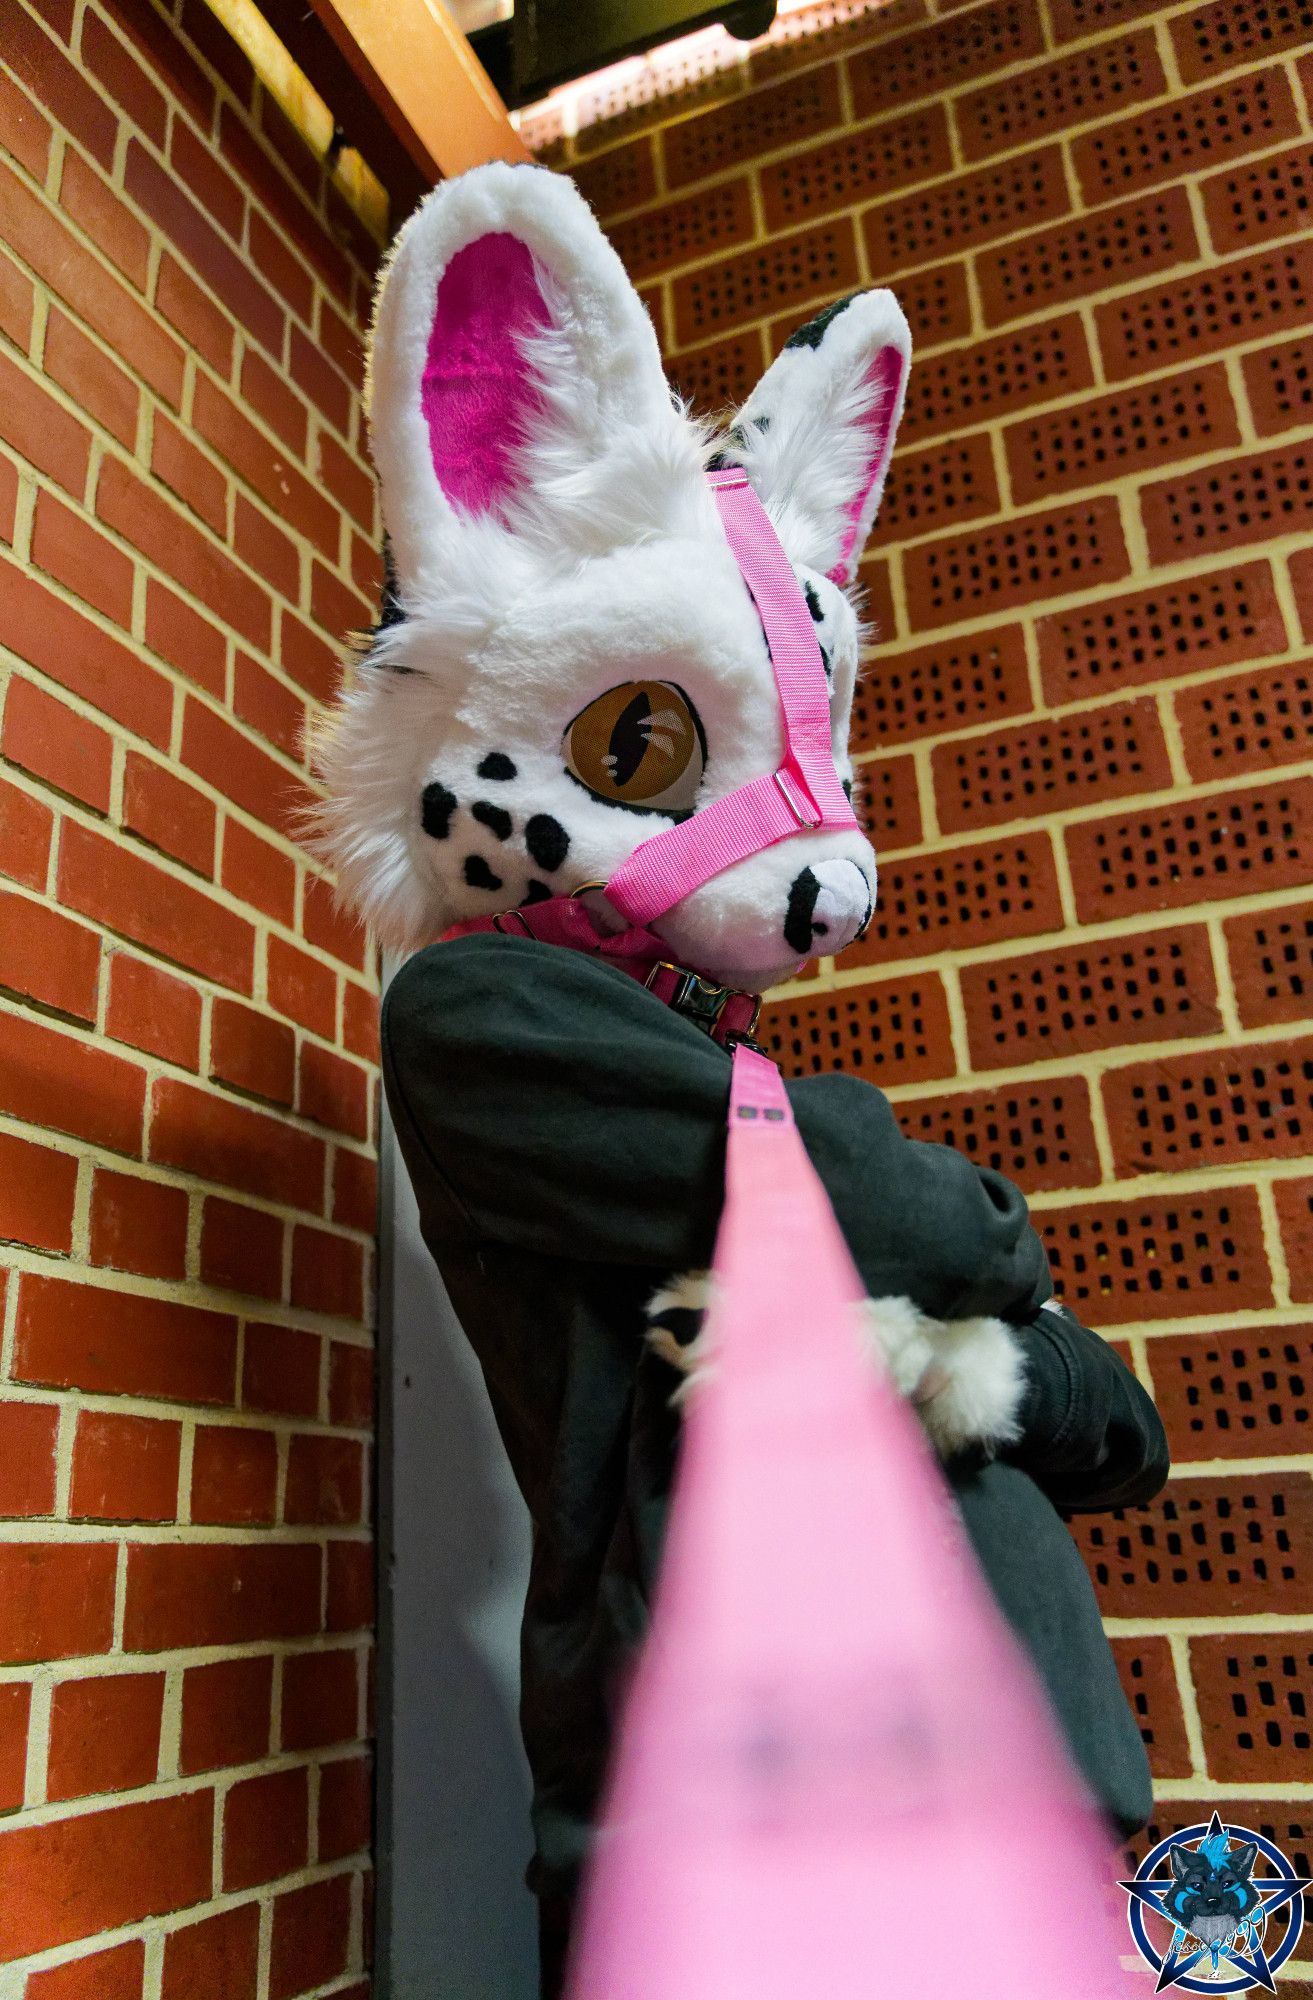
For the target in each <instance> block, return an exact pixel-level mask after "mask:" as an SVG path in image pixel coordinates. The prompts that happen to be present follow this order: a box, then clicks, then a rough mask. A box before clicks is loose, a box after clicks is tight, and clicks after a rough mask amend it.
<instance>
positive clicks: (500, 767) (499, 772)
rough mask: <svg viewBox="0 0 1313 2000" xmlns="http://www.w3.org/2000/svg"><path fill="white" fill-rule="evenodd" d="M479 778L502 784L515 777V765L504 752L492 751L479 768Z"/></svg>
mask: <svg viewBox="0 0 1313 2000" xmlns="http://www.w3.org/2000/svg"><path fill="white" fill-rule="evenodd" d="M479 776H480V777H481V778H491V779H492V780H493V781H494V782H496V783H500V782H502V781H503V780H505V779H509V778H513V777H514V776H515V765H514V764H513V763H512V761H511V759H510V758H509V757H508V756H507V755H506V752H505V751H504V750H490V751H489V752H488V754H487V756H486V757H485V758H484V760H483V762H482V763H481V764H480V766H479Z"/></svg>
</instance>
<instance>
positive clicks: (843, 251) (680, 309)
mask: <svg viewBox="0 0 1313 2000" xmlns="http://www.w3.org/2000/svg"><path fill="white" fill-rule="evenodd" d="M857 278H858V271H857V245H856V242H855V240H854V238H853V230H852V223H851V222H849V221H847V220H844V221H841V222H827V223H819V224H817V225H816V226H815V227H814V228H811V229H805V230H802V231H800V232H799V233H798V234H796V235H793V236H780V237H776V238H775V240H774V241H773V242H771V243H765V244H762V245H761V246H760V247H759V248H758V249H755V250H741V251H739V253H738V254H737V255H736V256H733V257H727V258H725V259H724V260H723V262H719V263H716V264H708V265H704V266H703V267H702V268H701V269H699V270H696V271H686V272H685V273H684V274H683V276H682V277H679V278H676V279H675V282H674V296H675V335H676V340H677V342H678V344H679V345H680V346H681V347H684V346H690V347H691V346H693V345H694V344H695V343H697V342H699V341H703V340H708V339H710V337H711V336H712V335H713V334H717V333H725V332H728V331H729V330H730V329H731V328H732V327H736V326H741V325H743V324H744V323H745V322H746V321H748V320H754V319H760V318H762V317H763V316H764V315H765V314H766V312H767V311H769V310H770V309H771V308H773V307H775V306H777V305H779V304H780V303H781V301H783V300H786V299H793V300H799V299H815V300H816V302H817V306H818V307H819V306H821V305H823V304H825V302H826V301H827V300H829V299H833V298H837V297H838V296H839V295H840V294H841V293H843V292H850V291H852V290H853V289H854V287H855V286H856V284H857Z"/></svg>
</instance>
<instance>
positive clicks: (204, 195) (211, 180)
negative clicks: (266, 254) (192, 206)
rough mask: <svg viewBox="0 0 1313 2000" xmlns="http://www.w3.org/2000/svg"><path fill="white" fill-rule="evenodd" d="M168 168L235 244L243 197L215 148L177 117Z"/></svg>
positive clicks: (174, 123) (240, 222)
mask: <svg viewBox="0 0 1313 2000" xmlns="http://www.w3.org/2000/svg"><path fill="white" fill-rule="evenodd" d="M243 60H245V58H243ZM169 165H170V166H171V167H172V169H173V172H174V176H175V178H176V179H177V180H179V181H181V182H182V184H183V186H184V187H186V188H188V189H189V190H190V191H191V193H192V194H194V195H195V196H196V197H197V199H198V200H199V201H200V202H201V203H202V204H203V205H204V207H205V208H206V209H208V211H209V213H210V215H211V216H212V217H213V219H214V221H215V222H217V223H218V225H219V227H220V228H221V229H222V230H223V232H224V234H225V235H227V236H230V237H231V238H232V239H233V241H234V242H237V243H239V242H240V241H241V235H242V222H243V219H244V217H245V214H246V198H245V196H244V194H243V193H242V190H241V188H240V187H239V186H238V184H237V182H236V181H235V180H234V179H233V177H232V175H231V174H230V173H229V172H228V171H227V169H226V168H225V167H224V166H223V165H222V164H221V163H220V160H219V157H218V153H217V149H216V148H214V147H213V146H212V145H211V144H210V143H209V142H208V140H201V139H199V138H197V137H196V135H195V133H194V132H193V131H192V129H191V127H190V126H189V125H187V124H186V122H185V121H184V120H183V119H181V118H175V120H174V121H173V131H172V134H171V136H170V139H169Z"/></svg>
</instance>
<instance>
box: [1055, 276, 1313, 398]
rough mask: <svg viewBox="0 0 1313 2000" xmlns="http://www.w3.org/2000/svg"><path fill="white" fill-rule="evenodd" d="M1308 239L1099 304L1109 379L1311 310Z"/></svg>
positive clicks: (1302, 317) (1294, 320) (1277, 327)
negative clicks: (1305, 243) (1306, 254)
mask: <svg viewBox="0 0 1313 2000" xmlns="http://www.w3.org/2000/svg"><path fill="white" fill-rule="evenodd" d="M1301 250H1302V246H1301V245H1299V244H1291V245H1287V246H1286V247H1285V248H1284V249H1277V250H1267V251H1259V252H1257V253H1253V254H1246V255H1245V256H1243V257H1233V258H1231V259H1229V260H1228V261H1227V262H1226V263H1224V264H1213V265H1211V266H1210V267H1209V268H1207V269H1205V270H1202V271H1194V272H1190V273H1189V274H1188V275H1187V276H1185V277H1183V278H1177V279H1175V280H1174V281H1173V282H1172V283H1171V284H1163V283H1161V282H1159V283H1156V284H1153V285H1146V286H1143V287H1142V288H1141V289H1139V290H1137V291H1133V292H1126V293H1124V294H1122V295H1120V296H1119V297H1117V298H1115V299H1111V300H1109V301H1108V302H1107V303H1106V304H1104V305H1099V306H1096V307H1095V308H1094V321H1095V325H1096V327H1097V329H1098V340H1099V347H1100V349H1101V351H1102V354H1103V360H1104V367H1105V370H1106V372H1107V375H1108V378H1109V380H1110V381H1114V382H1115V381H1119V380H1121V379H1122V378H1123V377H1125V376H1127V375H1140V374H1143V373H1145V372H1146V371H1147V370H1149V369H1152V368H1161V367H1163V366H1164V365H1166V364H1169V363H1171V362H1174V361H1181V360H1185V359H1189V358H1191V357H1193V356H1197V355H1201V354H1215V353H1217V351H1218V350H1219V349H1220V348H1224V347H1230V346H1231V345H1232V344H1233V343H1234V342H1235V341H1236V339H1237V338H1240V337H1243V338H1244V339H1245V340H1257V339H1258V338H1259V337H1260V336H1261V335H1263V334H1271V333H1279V332H1280V331H1281V330H1282V329H1283V328H1284V327H1295V326H1303V325H1306V324H1307V323H1308V321H1309V320H1310V319H1311V318H1313V283H1310V278H1309V271H1308V260H1307V258H1305V257H1303V256H1302V255H1301Z"/></svg>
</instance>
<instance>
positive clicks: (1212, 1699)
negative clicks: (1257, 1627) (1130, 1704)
mask: <svg viewBox="0 0 1313 2000" xmlns="http://www.w3.org/2000/svg"><path fill="white" fill-rule="evenodd" d="M1269 1608H1270V1609H1273V1610H1275V1609H1276V1608H1277V1607H1276V1606H1275V1605H1273V1606H1271V1607H1269ZM1296 1608H1297V1607H1295V1606H1294V1605H1292V1606H1291V1609H1292V1610H1294V1609H1296ZM1299 1608H1302V1607H1299ZM1190 1672H1191V1676H1192V1678H1193V1680H1194V1683H1195V1688H1196V1694H1197V1700H1198V1706H1199V1721H1200V1724H1201V1726H1202V1729H1203V1735H1204V1760H1205V1762H1206V1763H1207V1766H1208V1775H1209V1776H1210V1777H1212V1778H1218V1779H1221V1780H1222V1781H1224V1782H1225V1783H1228V1784H1236V1785H1247V1784H1258V1783H1267V1784H1279V1785H1293V1784H1301V1783H1305V1782H1307V1781H1308V1779H1310V1778H1313V1724H1311V1723H1310V1721H1309V1704H1310V1701H1311V1700H1313V1694H1311V1692H1310V1691H1311V1690H1313V1639H1311V1638H1310V1636H1309V1634H1308V1633H1307V1632H1289V1633H1281V1632H1272V1633H1267V1632H1265V1633H1263V1634H1262V1635H1261V1636H1252V1635H1251V1636H1249V1637H1241V1636H1240V1635H1239V1634H1236V1635H1235V1636H1231V1635H1225V1636H1224V1635H1217V1636H1210V1637H1207V1638H1200V1639H1191V1641H1190ZM1229 1810H1230V1808H1229V1807H1228V1812H1229Z"/></svg>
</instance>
